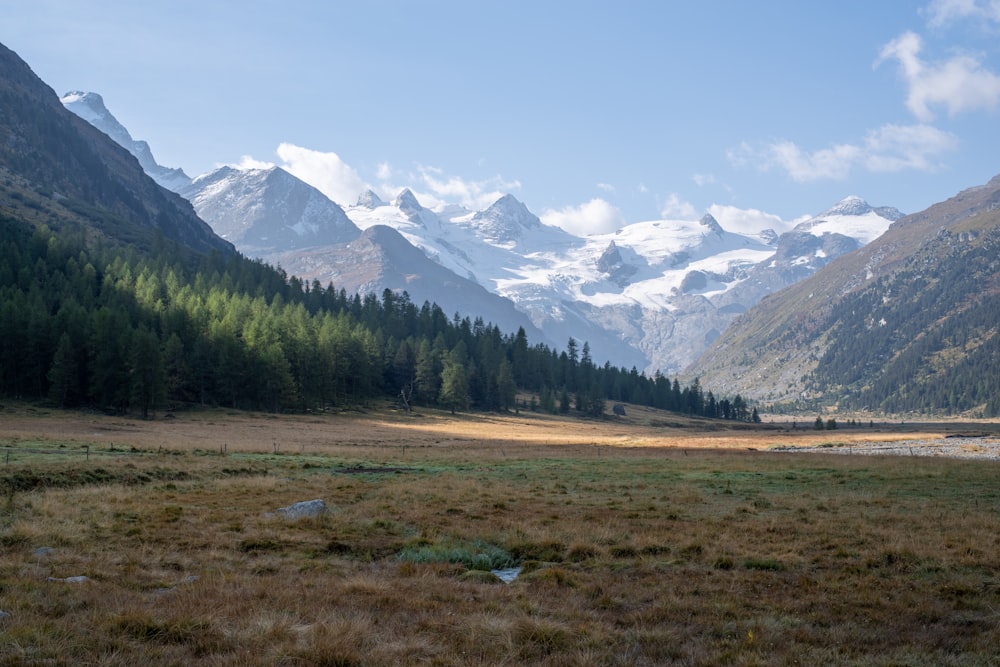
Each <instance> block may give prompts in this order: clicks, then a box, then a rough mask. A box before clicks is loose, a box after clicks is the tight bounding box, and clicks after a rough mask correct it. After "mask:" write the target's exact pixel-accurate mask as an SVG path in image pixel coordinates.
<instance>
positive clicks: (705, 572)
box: [0, 404, 1000, 665]
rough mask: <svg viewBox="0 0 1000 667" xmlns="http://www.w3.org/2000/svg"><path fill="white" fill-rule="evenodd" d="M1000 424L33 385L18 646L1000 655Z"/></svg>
mask: <svg viewBox="0 0 1000 667" xmlns="http://www.w3.org/2000/svg"><path fill="white" fill-rule="evenodd" d="M765 421H766V420H765ZM995 429H996V424H971V425H970V424H950V423H949V424H939V425H930V424H909V423H908V424H905V425H899V424H883V425H878V424H872V425H871V426H870V427H869V428H843V429H838V430H837V431H814V430H811V429H804V428H796V429H793V428H791V426H790V425H789V424H766V423H765V424H762V425H759V426H754V427H752V426H749V425H737V426H736V427H733V426H732V425H725V424H719V423H715V422H705V421H698V420H688V419H685V418H681V417H676V416H673V415H666V414H664V413H656V412H654V411H643V410H639V409H635V410H632V409H631V408H630V409H629V415H628V417H626V418H625V419H623V420H618V421H611V420H608V421H600V422H598V421H579V420H567V419H559V418H553V417H548V416H538V415H530V414H523V415H509V416H497V415H456V416H452V415H449V414H446V413H438V412H430V411H423V412H420V411H418V413H417V414H411V415H406V414H404V413H400V412H394V411H392V410H388V409H379V410H372V411H370V412H368V413H364V414H362V413H345V414H339V415H315V416H273V415H259V414H258V415H250V414H246V413H235V412H234V413H229V412H226V411H218V410H210V411H189V412H177V413H174V414H171V415H160V416H159V417H158V418H157V419H155V420H150V421H142V420H135V419H130V418H125V417H116V416H104V415H97V414H86V413H68V412H58V411H46V410H45V409H43V408H40V407H37V406H30V405H21V404H7V405H4V407H3V408H2V409H0V455H2V456H4V461H3V465H2V467H0V470H2V472H0V488H2V489H3V490H4V491H5V495H6V499H5V500H3V501H0V580H2V581H3V586H2V587H0V662H2V663H4V664H22V665H33V664H56V665H60V664H65V665H71V664H102V665H130V664H139V663H141V664H190V665H230V664H232V665H410V664H426V665H525V664H530V665H594V664H598V665H719V664H733V665H772V664H773V665H791V664H837V665H844V664H847V665H886V664H908V665H983V664H995V659H996V656H995V647H996V646H997V645H1000V618H998V616H997V612H996V610H997V609H1000V579H998V573H1000V560H998V558H997V553H1000V549H998V546H1000V538H998V537H997V536H998V535H1000V490H998V489H997V486H996V479H997V474H998V473H1000V463H997V462H994V461H991V460H975V461H970V460H961V459H956V458H951V457H945V456H938V457H921V456H914V455H910V453H909V451H907V452H906V453H905V454H904V455H903V456H885V457H871V456H838V455H833V453H834V452H837V451H843V450H854V451H858V450H859V449H860V448H863V447H869V448H877V447H896V448H899V447H903V446H905V447H907V448H909V447H913V446H914V445H913V443H914V441H924V442H926V445H927V446H930V447H939V448H943V447H948V446H951V445H952V444H954V443H956V442H960V441H959V439H957V438H947V437H945V436H947V435H956V434H964V435H966V436H968V435H974V436H976V437H978V438H981V439H988V438H989V437H990V436H991V434H995V432H996V431H995ZM907 443H908V444H907ZM788 448H803V449H804V450H805V451H809V452H810V453H809V454H807V455H806V454H800V453H795V452H790V451H786V450H787V449H788ZM940 451H942V452H943V451H945V450H944V449H941V450H940ZM306 500H322V501H323V503H324V504H325V506H326V508H327V510H326V511H325V512H323V513H321V514H320V515H317V516H312V517H305V518H299V519H294V520H292V519H286V518H282V517H281V516H280V515H276V513H275V510H277V509H278V508H281V507H287V506H289V505H291V504H293V503H295V502H298V501H306ZM510 567H515V568H517V567H519V568H521V569H520V573H519V575H518V576H517V578H515V579H514V580H513V581H511V582H510V583H509V584H505V583H502V582H501V581H500V579H498V578H497V577H496V576H495V575H493V574H492V573H491V572H490V570H492V569H502V568H510Z"/></svg>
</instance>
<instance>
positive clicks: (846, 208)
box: [792, 196, 903, 245]
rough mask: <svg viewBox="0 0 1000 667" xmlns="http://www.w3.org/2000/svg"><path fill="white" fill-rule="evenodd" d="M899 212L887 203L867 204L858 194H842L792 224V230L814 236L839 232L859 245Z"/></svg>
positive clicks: (883, 227)
mask: <svg viewBox="0 0 1000 667" xmlns="http://www.w3.org/2000/svg"><path fill="white" fill-rule="evenodd" d="M902 217H903V214H902V213H901V212H900V211H899V210H898V209H895V208H893V207H891V206H880V207H874V206H871V205H870V204H869V203H868V202H866V201H865V200H864V199H862V198H861V197H854V196H852V197H846V198H844V199H842V200H840V201H839V202H838V203H837V204H835V205H834V206H833V207H831V208H829V209H827V210H826V211H823V212H822V213H820V214H819V215H817V216H816V217H815V218H811V219H810V220H806V221H805V222H802V223H799V224H798V225H796V226H795V228H794V229H793V230H792V231H795V232H806V233H808V234H813V235H814V236H824V235H826V234H842V235H844V236H848V237H850V238H852V239H855V240H856V241H858V242H859V243H860V244H861V245H864V244H866V243H871V242H872V241H874V240H875V239H876V238H878V237H879V236H881V235H882V234H884V233H885V231H886V230H887V229H889V225H891V224H892V223H893V222H895V221H896V220H899V219H900V218H902Z"/></svg>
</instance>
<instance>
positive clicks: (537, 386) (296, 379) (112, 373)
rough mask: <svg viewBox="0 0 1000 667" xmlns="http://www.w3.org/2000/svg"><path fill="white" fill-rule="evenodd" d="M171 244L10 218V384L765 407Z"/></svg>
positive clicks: (492, 403) (66, 391)
mask: <svg viewBox="0 0 1000 667" xmlns="http://www.w3.org/2000/svg"><path fill="white" fill-rule="evenodd" d="M173 247H174V246H171V245H170V244H169V243H167V244H160V247H159V248H158V250H157V252H155V253H149V254H142V253H140V252H139V251H137V250H136V249H135V248H123V247H121V246H115V245H111V244H102V243H100V242H90V243H85V242H84V241H83V236H82V234H80V235H74V234H72V233H69V234H67V233H60V234H56V233H54V232H52V231H51V230H49V229H48V228H46V227H44V226H40V227H36V226H33V225H30V224H28V223H26V222H24V221H22V220H19V219H17V218H13V217H9V216H7V217H0V393H2V394H3V395H5V396H9V397H15V398H22V399H30V400H46V401H49V402H51V403H52V404H54V405H57V406H60V407H66V408H74V407H83V406H86V407H92V408H97V409H102V410H107V411H114V412H119V413H129V414H134V415H138V416H142V417H148V416H151V415H154V414H155V413H156V412H157V411H158V410H164V409H173V408H176V407H179V406H184V405H211V406H224V407H227V408H235V409H244V410H259V411H270V412H307V411H322V410H329V409H335V408H342V407H350V406H357V405H365V404H368V403H369V402H371V401H373V400H375V399H389V400H397V401H399V403H400V405H402V406H404V407H406V408H410V407H412V406H436V407H441V408H444V409H450V410H452V411H455V410H470V409H474V410H481V411H506V410H512V409H532V410H540V411H547V412H552V413H558V412H562V413H568V412H571V411H576V412H578V413H582V414H585V415H589V416H594V417H597V416H601V415H603V414H604V413H605V411H606V402H607V401H615V402H619V401H620V402H629V403H635V404H641V405H646V406H652V407H657V408H662V409H666V410H672V411H676V412H681V413H686V414H691V415H699V416H705V417H711V418H722V419H733V420H742V421H756V420H758V419H759V418H758V415H757V411H756V409H755V408H752V406H749V405H748V404H747V402H746V401H744V400H743V399H742V398H741V397H740V396H738V395H737V396H735V397H733V398H732V399H729V398H717V397H716V396H714V395H713V394H712V392H711V391H703V390H702V388H701V387H700V386H699V384H698V382H697V381H694V382H693V383H691V384H689V385H688V386H685V387H681V385H680V383H679V381H678V380H677V379H674V380H672V381H671V380H669V379H668V378H666V377H664V376H662V375H660V374H656V375H655V376H653V377H648V376H646V375H645V374H644V373H640V372H638V371H637V369H635V368H632V369H630V370H626V369H623V368H613V367H611V366H610V365H609V364H607V363H605V364H603V365H599V364H598V363H596V362H595V361H594V360H593V359H592V358H591V353H590V349H589V346H588V344H587V343H586V342H583V343H582V344H581V343H579V342H578V341H575V340H573V339H570V340H569V341H568V342H567V345H566V349H565V350H561V351H556V350H553V349H550V348H548V347H547V346H545V345H542V344H537V343H536V344H531V343H530V342H529V341H528V339H527V337H526V336H525V333H524V330H523V329H522V330H519V331H518V332H516V333H513V334H511V333H505V332H501V331H500V330H499V329H498V328H497V327H496V326H493V325H491V324H488V323H484V322H483V321H482V320H481V319H470V318H468V317H460V316H459V315H457V314H455V315H453V316H451V317H449V316H448V315H446V314H445V313H444V312H442V310H441V309H440V308H439V307H438V306H436V305H434V304H430V303H424V304H422V305H420V306H418V305H416V304H414V303H412V302H411V301H410V299H409V297H408V295H407V294H406V293H402V294H396V293H394V292H392V291H389V290H386V291H385V292H383V294H382V295H381V297H378V296H377V295H374V294H369V295H358V294H347V293H345V291H344V290H339V291H338V290H336V289H335V287H334V286H333V285H328V286H325V287H324V286H322V285H320V284H319V283H318V282H313V283H311V284H308V283H304V282H302V281H300V280H298V279H297V278H295V277H289V276H287V275H286V274H285V273H284V272H282V271H280V270H277V269H274V268H273V267H271V266H269V265H267V264H264V263H262V262H260V261H257V260H250V259H247V258H245V257H243V256H240V255H225V254H223V253H221V252H218V251H213V252H211V253H208V254H204V255H199V256H197V257H196V258H195V259H194V260H192V259H191V257H192V255H191V254H190V253H188V252H182V251H181V250H179V249H174V250H171V248H173ZM529 396H530V398H526V397H529ZM519 397H520V398H519Z"/></svg>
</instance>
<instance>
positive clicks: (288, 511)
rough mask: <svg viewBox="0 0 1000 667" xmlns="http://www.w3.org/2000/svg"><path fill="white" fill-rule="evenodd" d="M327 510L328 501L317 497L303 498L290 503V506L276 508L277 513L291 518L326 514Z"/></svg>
mask: <svg viewBox="0 0 1000 667" xmlns="http://www.w3.org/2000/svg"><path fill="white" fill-rule="evenodd" d="M326 512H327V507H326V503H325V502H324V501H323V500H322V499H321V498H317V499H315V500H303V501H302V502H299V503H295V504H293V505H289V506H288V507H279V508H278V509H276V510H274V513H275V514H277V515H279V516H283V517H285V518H286V519H291V520H294V519H302V518H304V517H311V516H320V515H322V514H326Z"/></svg>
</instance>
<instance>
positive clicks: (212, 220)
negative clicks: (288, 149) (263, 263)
mask: <svg viewBox="0 0 1000 667" xmlns="http://www.w3.org/2000/svg"><path fill="white" fill-rule="evenodd" d="M179 194H180V195H181V196H182V197H186V198H187V199H188V200H190V201H191V203H192V204H193V205H194V208H195V210H196V211H197V212H198V215H199V216H201V217H202V219H204V220H205V221H207V222H208V223H209V224H210V225H212V228H213V229H214V230H215V233H216V234H218V235H219V236H221V237H222V238H224V239H226V240H227V241H230V242H231V243H233V244H235V245H236V246H237V247H238V248H239V249H240V251H241V252H243V253H245V254H248V255H260V254H262V253H263V254H267V253H270V252H272V251H279V252H283V251H286V250H294V249H297V248H307V247H315V246H323V245H331V244H335V243H347V242H350V241H353V240H354V239H356V238H357V237H358V236H359V235H360V234H361V230H360V229H358V228H357V227H356V226H355V225H354V223H353V222H351V221H350V220H349V219H348V218H347V216H346V215H345V214H344V210H343V209H342V208H340V206H338V205H337V204H335V203H334V202H332V201H330V200H329V199H328V198H327V197H326V196H325V195H324V194H323V193H321V192H320V191H319V190H317V189H316V188H314V187H312V186H311V185H307V184H306V183H304V182H302V181H301V180H299V179H298V178H295V177H294V176H292V175H291V174H289V173H288V172H287V171H285V170H284V169H282V168H280V167H270V168H268V169H236V168H234V167H220V168H219V169H216V170H215V171H211V172H209V173H207V174H203V175H201V176H199V177H197V178H196V179H194V180H193V181H192V182H191V183H190V184H189V185H188V186H187V187H184V188H181V190H180V191H179Z"/></svg>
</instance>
